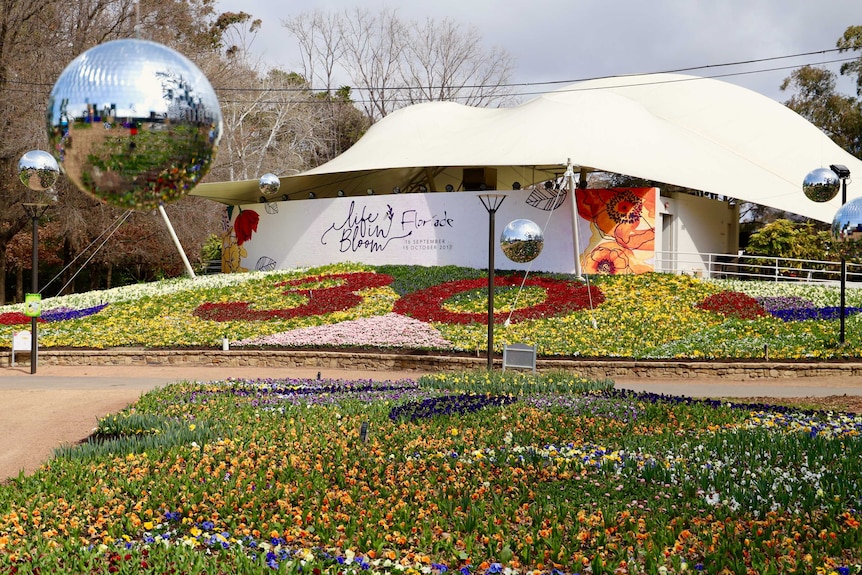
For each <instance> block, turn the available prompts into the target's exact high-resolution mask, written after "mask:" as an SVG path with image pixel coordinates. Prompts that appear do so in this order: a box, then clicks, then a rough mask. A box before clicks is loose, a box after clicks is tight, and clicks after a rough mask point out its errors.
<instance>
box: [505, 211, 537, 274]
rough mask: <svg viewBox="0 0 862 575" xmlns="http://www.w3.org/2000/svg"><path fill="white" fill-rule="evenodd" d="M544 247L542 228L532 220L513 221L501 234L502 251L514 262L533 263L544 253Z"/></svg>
mask: <svg viewBox="0 0 862 575" xmlns="http://www.w3.org/2000/svg"><path fill="white" fill-rule="evenodd" d="M544 246H545V238H544V235H543V234H542V228H540V227H539V226H538V225H537V224H536V223H535V222H533V221H532V220H523V219H521V220H512V221H511V222H509V223H508V225H506V227H505V228H503V233H502V234H500V249H502V250H503V253H504V254H505V255H506V257H507V258H509V259H510V260H512V261H513V262H517V263H527V262H531V261H533V260H534V259H536V258H537V257H539V254H540V253H542V248H543V247H544Z"/></svg>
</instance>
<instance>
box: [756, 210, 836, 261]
mask: <svg viewBox="0 0 862 575" xmlns="http://www.w3.org/2000/svg"><path fill="white" fill-rule="evenodd" d="M830 244H831V236H830V234H829V232H827V231H824V230H818V229H817V228H816V226H815V224H813V223H810V222H809V223H799V222H791V221H790V220H785V219H780V220H775V221H774V222H772V223H769V224H766V225H765V226H763V227H762V228H760V229H759V230H758V231H756V232H754V233H753V234H751V238H750V239H749V240H748V246H747V247H746V252H747V253H749V254H752V255H763V256H772V257H778V258H795V259H803V260H819V261H824V260H829V259H830V257H829V247H830ZM789 265H790V264H789ZM799 266H801V263H800V264H799Z"/></svg>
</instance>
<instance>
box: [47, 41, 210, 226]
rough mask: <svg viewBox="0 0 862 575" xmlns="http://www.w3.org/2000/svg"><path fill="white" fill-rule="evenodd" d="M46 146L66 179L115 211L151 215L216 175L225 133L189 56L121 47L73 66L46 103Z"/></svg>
mask: <svg viewBox="0 0 862 575" xmlns="http://www.w3.org/2000/svg"><path fill="white" fill-rule="evenodd" d="M47 127H48V140H49V142H50V144H51V152H52V153H53V154H54V156H55V157H56V158H57V160H58V161H59V163H60V167H61V169H62V170H63V172H64V173H65V174H66V176H67V177H68V178H69V179H70V180H71V181H72V182H73V183H74V184H75V185H76V186H77V187H78V188H80V189H81V190H82V191H84V192H85V193H88V194H90V195H91V196H93V197H95V198H97V199H99V200H102V201H104V202H106V203H108V204H111V205H114V206H117V207H120V208H128V209H139V210H150V209H153V208H155V207H157V206H158V205H159V204H162V203H169V202H172V201H175V200H178V199H179V198H181V197H182V196H184V195H185V194H187V193H188V192H189V191H191V189H192V188H193V187H194V186H195V185H197V183H198V182H200V180H201V178H203V177H204V175H205V174H206V173H207V171H208V170H209V169H210V167H211V165H212V163H213V161H214V159H215V154H216V151H217V149H218V143H219V139H220V138H221V134H222V115H221V110H220V108H219V103H218V99H217V98H216V94H215V91H214V90H213V88H212V86H211V85H210V83H209V81H208V80H207V78H206V77H205V76H204V75H203V73H202V72H201V71H200V70H199V69H198V68H197V67H196V66H195V65H194V64H193V63H192V62H191V61H190V60H189V59H188V58H186V57H185V56H183V55H182V54H180V53H178V52H176V51H174V50H172V49H170V48H168V47H167V46H163V45H161V44H157V43H155V42H150V41H148V40H138V39H124V40H114V41H111V42H106V43H104V44H100V45H98V46H95V47H93V48H91V49H89V50H87V51H86V52H84V53H83V54H81V55H80V56H78V57H77V58H75V59H74V60H73V61H72V62H71V63H70V64H69V65H68V66H66V69H65V70H63V72H62V73H61V74H60V77H59V78H58V79H57V82H56V84H54V87H53V89H52V90H51V94H50V97H49V100H48V109H47Z"/></svg>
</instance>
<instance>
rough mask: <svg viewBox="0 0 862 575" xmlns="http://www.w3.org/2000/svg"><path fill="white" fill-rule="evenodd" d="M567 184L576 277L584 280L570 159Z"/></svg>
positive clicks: (573, 172)
mask: <svg viewBox="0 0 862 575" xmlns="http://www.w3.org/2000/svg"><path fill="white" fill-rule="evenodd" d="M564 175H565V177H566V184H567V185H568V188H569V191H570V192H571V193H572V200H571V201H572V246H573V249H574V250H575V277H576V278H577V279H583V277H582V276H581V242H580V238H579V237H578V191H577V190H578V186H577V184H576V183H575V170H574V168H573V167H572V160H571V159H569V161H568V163H567V165H566V173H565V174H564Z"/></svg>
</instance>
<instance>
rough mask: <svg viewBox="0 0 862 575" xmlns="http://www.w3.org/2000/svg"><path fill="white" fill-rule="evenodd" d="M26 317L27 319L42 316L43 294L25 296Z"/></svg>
mask: <svg viewBox="0 0 862 575" xmlns="http://www.w3.org/2000/svg"><path fill="white" fill-rule="evenodd" d="M24 315H26V316H27V317H40V316H41V315H42V294H38V293H28V294H27V295H26V296H24Z"/></svg>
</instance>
